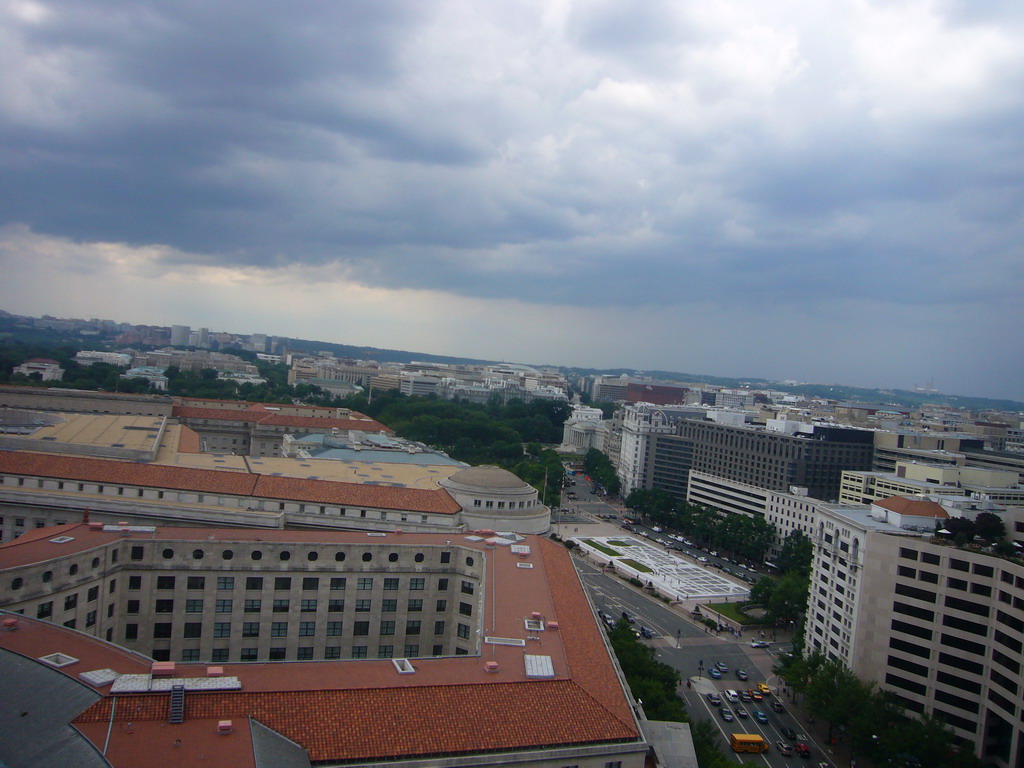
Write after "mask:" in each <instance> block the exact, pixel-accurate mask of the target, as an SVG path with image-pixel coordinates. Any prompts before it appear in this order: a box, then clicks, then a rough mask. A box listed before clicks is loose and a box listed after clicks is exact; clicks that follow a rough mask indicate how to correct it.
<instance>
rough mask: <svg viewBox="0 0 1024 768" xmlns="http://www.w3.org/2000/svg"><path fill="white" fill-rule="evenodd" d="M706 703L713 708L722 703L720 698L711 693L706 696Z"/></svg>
mask: <svg viewBox="0 0 1024 768" xmlns="http://www.w3.org/2000/svg"><path fill="white" fill-rule="evenodd" d="M708 703H709V704H711V706H713V707H717V706H719V705H720V704H721V703H722V697H721V696H719V695H718V694H717V693H715V692H714V691H712V692H711V693H709V694H708Z"/></svg>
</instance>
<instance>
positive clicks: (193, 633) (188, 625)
mask: <svg viewBox="0 0 1024 768" xmlns="http://www.w3.org/2000/svg"><path fill="white" fill-rule="evenodd" d="M184 636H185V637H187V638H189V639H194V638H197V637H202V636H203V624H202V622H199V621H186V622H185V635H184Z"/></svg>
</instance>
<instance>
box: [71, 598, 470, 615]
mask: <svg viewBox="0 0 1024 768" xmlns="http://www.w3.org/2000/svg"><path fill="white" fill-rule="evenodd" d="M77 600H78V596H77V595H68V596H67V597H66V598H65V600H64V610H71V609H72V608H74V607H75V605H76V604H77ZM240 602H241V605H242V606H243V609H244V611H245V612H246V613H260V612H261V611H262V610H263V600H262V599H260V598H248V599H246V600H243V601H240ZM269 602H270V604H271V608H272V610H273V612H274V613H288V612H289V611H290V610H291V608H292V601H291V600H289V599H288V598H275V599H274V600H273V601H269ZM295 604H296V605H297V606H298V608H299V611H300V612H301V613H316V612H317V611H318V610H319V609H320V608H321V607H323V606H324V605H326V606H327V611H328V613H340V612H342V611H344V610H345V600H344V599H342V598H331V599H328V600H317V599H316V598H305V599H302V600H299V601H296V603H295ZM353 604H354V606H355V611H356V613H368V612H370V611H372V610H373V600H371V599H369V598H361V599H357V600H355V601H354V603H353ZM178 605H179V606H180V603H178ZM405 607H406V610H407V611H409V612H410V613H416V612H420V611H422V610H423V600H422V599H421V598H410V599H409V600H407V601H406V604H405ZM204 608H205V602H204V600H203V599H202V598H189V599H187V600H185V613H203V611H204ZM234 608H235V601H234V599H233V598H217V599H216V600H215V601H214V611H215V612H216V613H231V612H232V611H233V610H234ZM140 609H141V601H139V600H129V601H128V602H127V603H126V605H125V612H126V613H129V614H137V613H139V612H140ZM174 610H175V602H174V599H173V598H167V599H158V600H156V601H154V603H153V611H154V612H155V613H174ZM380 610H381V613H395V612H396V611H398V599H397V598H384V599H383V600H381V602H380ZM434 610H435V611H436V612H438V613H443V612H444V611H446V610H448V601H447V600H436V601H435V602H434ZM472 611H473V606H472V605H470V604H469V603H459V612H460V613H462V614H463V615H465V616H469V615H472Z"/></svg>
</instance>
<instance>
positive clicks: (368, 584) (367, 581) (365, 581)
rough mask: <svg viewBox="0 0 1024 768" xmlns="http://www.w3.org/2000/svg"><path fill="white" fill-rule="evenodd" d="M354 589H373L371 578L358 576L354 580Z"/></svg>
mask: <svg viewBox="0 0 1024 768" xmlns="http://www.w3.org/2000/svg"><path fill="white" fill-rule="evenodd" d="M356 589H373V579H371V578H369V577H365V576H364V577H360V579H359V580H358V581H357V582H356Z"/></svg>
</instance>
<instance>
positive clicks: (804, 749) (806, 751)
mask: <svg viewBox="0 0 1024 768" xmlns="http://www.w3.org/2000/svg"><path fill="white" fill-rule="evenodd" d="M793 749H794V750H795V751H796V753H797V754H798V755H800V757H802V758H804V759H805V760H806V759H808V758H809V757H810V756H811V748H810V747H808V746H807V745H806V744H804V743H803V742H799V741H798V742H797V743H796V744H794V745H793Z"/></svg>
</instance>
